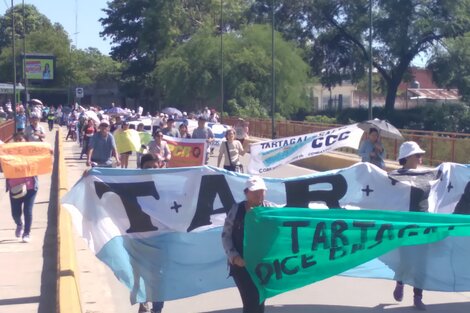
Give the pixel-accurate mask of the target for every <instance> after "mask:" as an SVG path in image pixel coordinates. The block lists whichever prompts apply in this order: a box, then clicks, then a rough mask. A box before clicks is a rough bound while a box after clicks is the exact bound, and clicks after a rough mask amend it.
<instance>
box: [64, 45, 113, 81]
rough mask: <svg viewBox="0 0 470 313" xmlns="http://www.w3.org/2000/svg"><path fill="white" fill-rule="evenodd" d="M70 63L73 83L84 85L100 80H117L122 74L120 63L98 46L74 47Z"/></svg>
mask: <svg viewBox="0 0 470 313" xmlns="http://www.w3.org/2000/svg"><path fill="white" fill-rule="evenodd" d="M70 65H71V68H70V70H71V82H72V84H73V85H81V86H84V85H89V84H93V83H98V82H110V81H111V82H112V81H115V82H117V81H119V78H120V76H121V65H120V63H118V62H116V61H114V60H112V59H111V58H110V57H109V56H105V55H103V54H102V53H101V52H100V51H99V50H98V49H96V48H88V49H85V50H78V49H73V50H72V52H71V56H70Z"/></svg>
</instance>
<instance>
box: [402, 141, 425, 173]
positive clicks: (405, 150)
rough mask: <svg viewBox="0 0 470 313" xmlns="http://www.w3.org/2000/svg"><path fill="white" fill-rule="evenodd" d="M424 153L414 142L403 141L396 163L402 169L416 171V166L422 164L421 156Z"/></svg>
mask: <svg viewBox="0 0 470 313" xmlns="http://www.w3.org/2000/svg"><path fill="white" fill-rule="evenodd" d="M425 153H426V151H424V150H423V149H421V147H420V146H419V145H418V144H417V143H416V142H414V141H405V142H404V143H402V144H401V146H400V150H399V153H398V162H399V163H400V165H401V166H403V169H417V168H418V165H420V164H421V163H422V157H423V154H425Z"/></svg>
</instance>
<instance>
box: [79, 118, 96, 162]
mask: <svg viewBox="0 0 470 313" xmlns="http://www.w3.org/2000/svg"><path fill="white" fill-rule="evenodd" d="M95 133H96V127H95V122H94V121H93V120H92V119H91V118H90V119H89V120H88V121H87V122H86V123H85V124H84V125H83V127H82V130H81V134H82V137H83V143H82V151H81V152H80V160H81V159H82V156H83V155H84V154H85V155H86V154H87V151H88V148H89V146H90V140H91V138H92V137H93V135H94V134H95Z"/></svg>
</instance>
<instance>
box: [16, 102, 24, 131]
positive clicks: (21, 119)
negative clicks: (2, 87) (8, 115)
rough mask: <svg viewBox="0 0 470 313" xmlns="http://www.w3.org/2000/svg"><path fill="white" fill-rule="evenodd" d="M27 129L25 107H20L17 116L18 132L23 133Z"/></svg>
mask: <svg viewBox="0 0 470 313" xmlns="http://www.w3.org/2000/svg"><path fill="white" fill-rule="evenodd" d="M25 128H26V113H25V112H24V107H23V106H22V105H20V106H19V107H18V109H17V114H16V132H22V131H24V129H25Z"/></svg>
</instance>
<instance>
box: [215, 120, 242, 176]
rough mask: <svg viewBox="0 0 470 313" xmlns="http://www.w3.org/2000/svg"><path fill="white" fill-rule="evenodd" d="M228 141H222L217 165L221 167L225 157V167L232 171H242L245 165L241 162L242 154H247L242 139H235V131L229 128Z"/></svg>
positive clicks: (226, 134) (226, 135) (226, 133)
mask: <svg viewBox="0 0 470 313" xmlns="http://www.w3.org/2000/svg"><path fill="white" fill-rule="evenodd" d="M225 138H226V139H227V140H226V141H224V142H222V143H221V145H220V149H219V157H218V158H217V167H220V161H222V158H223V159H224V169H226V170H228V171H232V172H242V173H243V166H242V164H241V162H240V156H243V155H244V154H245V150H243V146H242V144H241V143H240V141H238V140H235V131H234V130H233V129H229V130H227V131H226V132H225Z"/></svg>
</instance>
